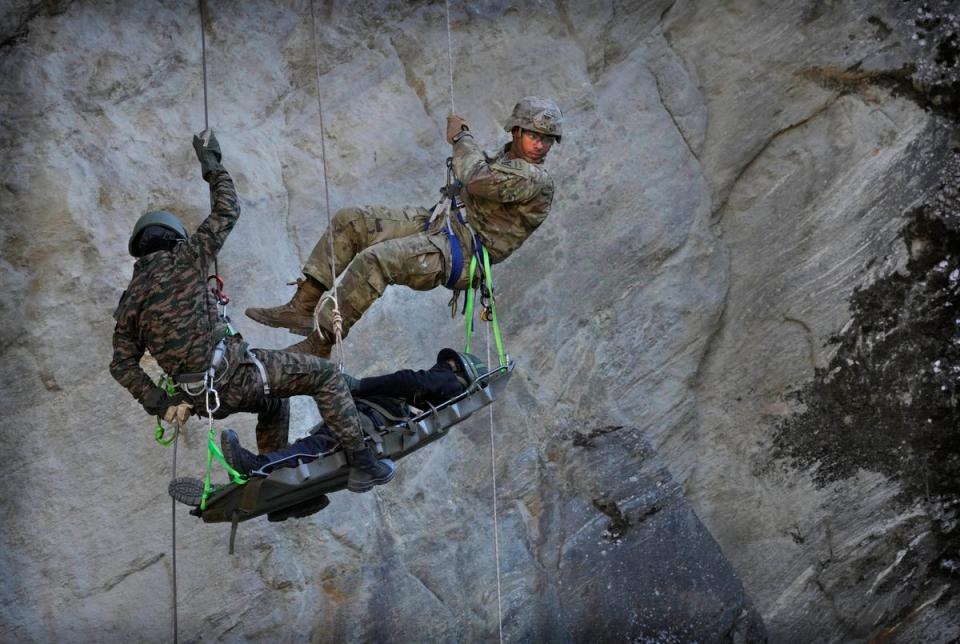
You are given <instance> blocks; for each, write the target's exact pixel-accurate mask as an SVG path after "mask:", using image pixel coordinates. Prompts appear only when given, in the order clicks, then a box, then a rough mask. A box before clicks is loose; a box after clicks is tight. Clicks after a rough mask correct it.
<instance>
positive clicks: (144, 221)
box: [127, 210, 187, 257]
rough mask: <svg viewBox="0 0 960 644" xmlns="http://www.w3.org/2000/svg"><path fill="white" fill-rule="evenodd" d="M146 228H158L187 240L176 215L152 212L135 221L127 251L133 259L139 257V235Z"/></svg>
mask: <svg viewBox="0 0 960 644" xmlns="http://www.w3.org/2000/svg"><path fill="white" fill-rule="evenodd" d="M148 226H160V227H161V228H166V229H167V230H170V231H172V232H173V233H174V234H175V235H176V236H177V237H179V238H181V239H186V238H187V229H186V228H184V227H183V224H181V223H180V220H179V219H177V217H176V215H174V214H173V213H169V212H167V211H166V210H152V211H150V212H148V213H146V214H144V215H143V216H141V217H140V219H138V220H137V223H136V224H135V225H134V227H133V232H132V233H131V234H130V241H129V242H128V243H127V250H129V251H130V254H131V255H133V256H134V257H139V255H138V254H137V244H138V243H139V241H140V235H141V234H143V231H144V230H146V228H147V227H148Z"/></svg>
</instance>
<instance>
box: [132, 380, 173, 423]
mask: <svg viewBox="0 0 960 644" xmlns="http://www.w3.org/2000/svg"><path fill="white" fill-rule="evenodd" d="M140 404H141V405H143V409H144V410H145V411H146V412H147V413H148V414H150V415H151V416H166V414H167V409H168V408H169V407H170V406H171V405H175V404H177V401H176V400H174V399H173V398H172V397H171V396H170V394H168V393H167V392H166V391H165V390H164V389H163V388H162V387H154V388H153V389H151V390H150V391H148V392H147V393H146V394H145V395H144V397H143V400H141V401H140Z"/></svg>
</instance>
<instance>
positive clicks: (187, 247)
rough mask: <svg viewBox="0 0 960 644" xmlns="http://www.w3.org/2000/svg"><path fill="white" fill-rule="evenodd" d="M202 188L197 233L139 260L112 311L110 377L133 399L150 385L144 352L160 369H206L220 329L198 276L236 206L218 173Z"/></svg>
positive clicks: (227, 181) (208, 267) (226, 179)
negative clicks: (204, 204) (204, 210)
mask: <svg viewBox="0 0 960 644" xmlns="http://www.w3.org/2000/svg"><path fill="white" fill-rule="evenodd" d="M210 191H211V193H212V195H213V201H214V204H213V210H212V212H211V213H210V215H209V216H208V217H207V218H206V219H205V220H204V221H203V223H202V224H200V227H199V228H197V232H196V233H194V234H193V235H192V236H191V237H190V238H189V239H187V240H186V241H183V242H180V243H178V244H177V245H176V247H175V248H174V249H173V250H172V251H158V252H155V253H150V254H149V255H145V256H144V257H141V258H139V259H138V260H137V262H136V263H135V264H134V266H133V277H131V278H130V285H129V286H127V290H126V291H124V293H123V295H122V296H121V297H120V304H119V305H118V306H117V310H116V311H115V312H114V314H113V317H114V319H115V320H116V322H117V325H116V328H115V329H114V332H113V360H112V361H111V363H110V374H111V375H112V376H113V377H114V379H116V381H117V382H119V383H120V384H121V385H123V386H124V387H126V388H127V390H128V391H129V392H130V393H131V394H133V397H134V398H136V399H137V400H139V401H141V402H142V400H143V396H144V395H145V394H146V393H147V392H148V391H149V390H151V389H152V388H153V387H154V386H155V385H154V383H153V381H152V380H151V379H150V377H149V376H148V375H147V374H146V372H145V371H144V370H143V369H142V368H141V367H140V359H141V358H142V357H143V353H144V351H145V350H146V351H149V352H150V355H152V356H153V357H154V358H155V359H156V361H157V363H158V364H159V365H160V367H161V368H163V370H164V372H166V373H167V374H170V375H176V374H183V373H198V372H202V371H205V370H206V369H207V367H209V366H210V360H211V353H212V350H213V347H214V345H216V343H217V342H219V340H220V339H221V338H222V337H224V335H225V334H226V324H225V323H224V322H223V321H222V320H220V319H219V317H218V315H217V301H216V298H215V297H214V295H213V294H212V293H211V292H210V289H209V288H207V283H206V278H207V276H208V275H210V274H211V273H213V260H214V258H215V257H216V256H217V253H218V252H219V251H220V247H221V246H223V242H224V241H225V240H226V238H227V235H228V234H230V230H231V229H232V228H233V226H234V224H236V222H237V218H238V217H239V216H240V203H239V201H238V200H237V192H236V190H235V189H234V186H233V180H232V179H231V178H230V175H229V174H228V173H227V172H225V171H224V172H218V173H215V174H213V176H212V177H211V178H210Z"/></svg>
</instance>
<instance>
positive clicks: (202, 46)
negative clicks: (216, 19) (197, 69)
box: [199, 0, 210, 130]
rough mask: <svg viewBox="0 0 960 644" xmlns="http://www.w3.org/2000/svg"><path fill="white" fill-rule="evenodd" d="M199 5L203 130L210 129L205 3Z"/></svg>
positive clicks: (202, 0)
mask: <svg viewBox="0 0 960 644" xmlns="http://www.w3.org/2000/svg"><path fill="white" fill-rule="evenodd" d="M199 4H200V51H201V54H202V58H203V129H204V130H209V129H210V112H209V111H208V110H207V34H206V24H207V12H206V6H207V3H206V2H205V0H199Z"/></svg>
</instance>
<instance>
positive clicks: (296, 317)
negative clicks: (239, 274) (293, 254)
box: [244, 275, 327, 335]
mask: <svg viewBox="0 0 960 644" xmlns="http://www.w3.org/2000/svg"><path fill="white" fill-rule="evenodd" d="M291 284H296V285H297V292H296V293H294V294H293V298H291V300H290V301H289V302H287V303H286V304H281V305H280V306H274V307H272V308H257V307H250V308H248V309H247V310H246V311H244V313H246V315H247V317H248V318H250V319H251V320H255V321H257V322H259V323H260V324H264V325H266V326H272V327H282V328H286V329H290V331H291V332H292V333H298V334H300V335H309V333H310V332H311V331H313V309H314V308H315V307H316V306H317V302H319V301H320V296H321V295H323V294H324V292H326V290H327V288H326V287H325V286H324V285H323V284H322V283H320V282H319V281H317V280H316V279H314V278H312V277H310V276H309V275H307V276H305V277H304V278H303V279H298V280H297V281H296V282H291Z"/></svg>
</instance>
